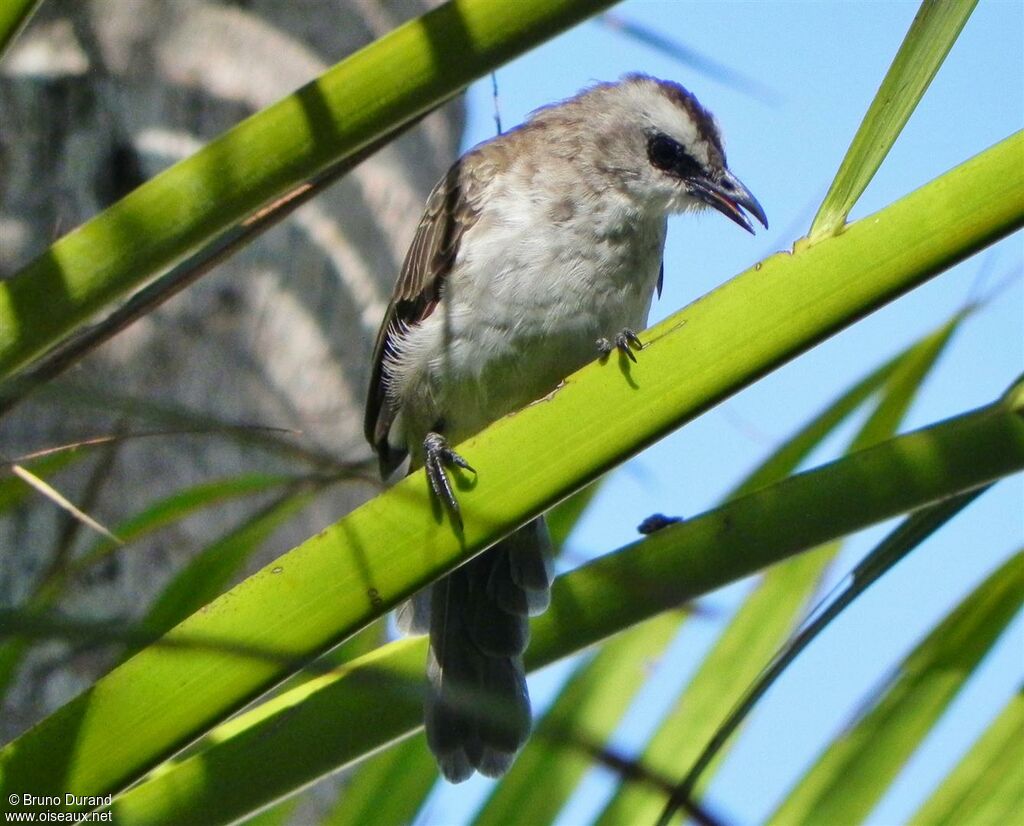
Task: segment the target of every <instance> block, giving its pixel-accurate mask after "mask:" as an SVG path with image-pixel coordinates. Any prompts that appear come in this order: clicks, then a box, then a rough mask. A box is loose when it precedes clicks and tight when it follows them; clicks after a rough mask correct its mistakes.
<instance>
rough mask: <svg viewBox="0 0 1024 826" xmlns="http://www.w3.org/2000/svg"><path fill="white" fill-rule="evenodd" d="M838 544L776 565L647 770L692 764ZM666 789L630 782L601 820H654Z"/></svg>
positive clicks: (687, 696)
mask: <svg viewBox="0 0 1024 826" xmlns="http://www.w3.org/2000/svg"><path fill="white" fill-rule="evenodd" d="M838 548H839V543H835V542H833V543H829V544H827V545H823V546H821V547H819V548H818V549H816V550H815V551H814V552H813V553H809V554H803V555H801V556H799V557H797V558H796V559H791V560H789V561H788V562H786V563H785V564H784V565H781V566H779V567H777V568H774V569H772V570H771V571H769V572H768V573H767V574H766V575H765V577H764V579H763V580H762V582H761V583H760V585H759V586H758V587H757V588H756V589H755V590H754V591H753V593H751V594H750V596H748V597H747V599H746V600H745V601H744V603H743V605H742V606H741V608H740V610H739V611H738V612H737V613H736V615H735V616H734V617H733V619H732V621H731V622H730V623H729V625H728V626H727V627H726V629H725V631H724V632H723V633H722V635H721V636H720V637H719V639H718V641H717V642H716V643H715V646H714V648H712V650H711V651H710V653H709V654H708V655H707V656H706V657H705V658H704V660H703V661H702V662H701V665H700V668H699V670H698V672H697V673H696V674H695V675H694V678H693V680H691V682H690V684H689V685H688V686H687V688H686V690H685V691H684V692H683V693H682V694H681V695H680V697H679V699H678V700H677V701H676V702H675V704H674V705H673V707H672V709H671V710H670V711H669V713H668V714H667V715H666V717H665V719H664V721H663V722H662V723H661V725H660V726H659V727H658V731H657V732H656V733H655V734H654V736H653V737H652V738H651V740H650V742H649V743H648V744H647V746H646V748H645V749H644V751H643V754H642V756H641V758H640V762H641V764H642V765H643V767H644V769H646V770H647V771H650V772H652V773H654V774H655V775H657V776H660V777H670V778H676V777H679V776H681V774H682V772H683V771H684V770H685V769H686V768H687V767H689V766H690V765H692V764H693V762H694V761H695V760H696V759H697V756H698V755H699V754H700V751H701V749H702V747H703V746H704V744H705V743H707V742H708V741H709V740H710V739H711V738H712V737H713V736H714V734H715V731H716V729H717V728H718V726H719V724H720V723H721V721H722V719H723V718H724V717H725V716H726V714H728V712H729V709H730V708H731V707H732V706H733V705H734V704H735V703H736V701H737V699H738V698H739V697H740V696H741V695H742V693H743V689H744V688H745V687H746V686H747V685H748V684H749V683H750V682H751V681H753V680H754V678H755V677H756V676H757V674H758V672H759V671H760V670H761V668H762V666H763V664H764V663H765V662H767V661H768V660H769V659H770V658H771V656H772V654H773V653H774V652H775V650H776V649H777V648H778V646H779V644H780V642H781V641H782V640H783V639H785V637H786V635H787V634H788V633H789V632H790V630H791V629H792V628H793V625H794V624H795V623H796V621H797V620H798V619H799V617H800V612H801V611H802V610H803V609H804V607H805V606H806V604H807V602H808V601H809V600H810V598H811V597H812V596H813V594H814V591H815V589H816V588H817V585H818V581H819V579H820V578H821V574H822V572H823V571H824V570H825V568H826V567H827V565H828V564H829V563H830V562H831V561H832V558H833V557H834V556H835V553H836V551H837V550H838ZM664 806H665V793H664V792H663V791H662V790H661V789H658V788H655V787H653V786H651V785H649V784H645V783H642V782H635V783H633V782H625V783H621V784H620V785H619V788H618V791H617V792H616V793H615V795H614V796H613V797H612V799H611V800H610V801H609V802H608V805H607V806H606V807H605V809H604V811H603V812H602V813H601V816H600V817H599V818H598V820H597V823H599V824H602V826H605V825H606V824H617V823H630V822H634V823H635V822H643V823H654V821H655V820H657V818H658V813H659V812H661V810H662V809H663V808H664Z"/></svg>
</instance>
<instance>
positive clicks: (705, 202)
mask: <svg viewBox="0 0 1024 826" xmlns="http://www.w3.org/2000/svg"><path fill="white" fill-rule="evenodd" d="M569 103H570V105H569V106H563V107H559V108H560V109H561V110H562V112H563V113H564V114H565V115H566V116H568V117H574V116H575V117H578V118H579V121H580V123H579V126H581V127H582V128H583V129H584V130H585V131H586V136H585V137H583V141H582V143H581V149H583V148H584V145H586V148H585V149H584V152H585V154H586V155H588V156H589V157H587V158H586V161H587V162H589V163H590V164H591V165H593V167H594V169H595V170H596V171H597V172H598V173H600V174H603V175H605V176H607V177H608V178H610V179H613V180H615V181H616V186H617V187H618V188H620V189H621V190H622V191H624V192H625V193H626V194H627V195H628V196H629V197H631V198H633V199H634V200H636V201H637V203H638V204H640V205H642V206H644V207H646V208H649V209H654V210H658V211H662V212H665V213H670V212H687V211H694V210H701V209H706V208H707V207H712V208H713V209H716V210H718V211H719V212H721V213H722V214H723V215H725V216H726V217H727V218H729V219H731V220H733V221H735V222H736V223H737V224H739V225H740V226H741V227H743V228H744V229H746V230H748V231H749V232H753V227H752V225H751V223H750V218H749V217H748V215H747V213H749V214H750V216H752V217H754V218H756V219H757V220H758V221H760V222H761V224H763V225H764V227H765V228H767V227H768V219H767V218H766V217H765V214H764V210H763V209H762V208H761V205H760V204H759V203H758V202H757V199H756V198H755V197H754V196H753V194H752V193H751V192H750V190H749V189H747V188H746V187H745V186H744V185H743V184H742V183H741V182H740V180H739V179H738V178H737V177H736V176H735V175H733V174H732V172H731V171H729V167H728V165H727V164H726V160H725V150H724V148H723V146H722V137H721V134H720V132H719V129H718V124H717V123H715V120H714V118H713V117H712V116H711V114H710V113H709V112H708V111H707V110H706V109H704V107H703V106H701V105H700V103H699V102H698V101H697V99H696V98H695V97H694V96H693V95H692V94H690V92H688V91H687V90H686V89H684V88H683V87H682V86H680V85H679V84H678V83H673V82H671V81H666V80H658V79H657V78H653V77H650V76H648V75H642V74H632V75H627V76H626V77H624V78H623V79H622V80H621V81H619V82H618V83H603V84H598V85H597V86H593V87H591V88H590V89H588V90H586V91H584V92H583V93H581V94H580V95H578V96H577V97H576V98H574V99H573V100H572V101H569ZM588 150H589V151H588Z"/></svg>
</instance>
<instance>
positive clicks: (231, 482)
mask: <svg viewBox="0 0 1024 826" xmlns="http://www.w3.org/2000/svg"><path fill="white" fill-rule="evenodd" d="M294 482H295V477H294V476H285V475H281V474H269V473H247V474H243V475H241V476H230V477H227V478H224V479H215V480H214V481H212V482H201V483H200V484H198V485H193V486H192V487H188V488H184V489H182V490H178V491H175V492H174V493H172V494H170V495H169V496H167V497H166V498H164V499H160V500H158V501H156V502H154V503H153V504H151V505H148V506H146V507H145V508H143V509H142V510H141V511H140V512H139V513H137V514H135V515H133V516H130V517H128V518H127V519H125V520H123V521H122V522H120V523H118V524H117V525H116V526H115V528H114V530H115V532H116V533H117V535H118V536H119V537H121V539H122V540H124V542H126V543H127V542H135V541H137V540H139V539H142V538H143V537H145V536H148V535H149V534H152V533H155V532H156V531H159V530H161V529H163V528H166V527H168V526H169V525H173V524H175V523H176V522H180V521H181V520H182V519H185V518H186V517H189V516H192V515H193V514H195V513H197V512H199V511H201V510H204V509H206V508H212V507H215V506H216V505H220V504H223V503H224V502H228V501H231V500H232V499H240V498H243V497H246V496H254V495H258V494H261V493H266V492H268V491H271V490H273V489H275V488H279V487H281V486H282V485H287V484H294ZM118 547H119V546H117V545H114V544H113V543H111V542H97V543H95V544H94V545H93V546H92V547H91V548H90V549H89V550H87V551H85V552H84V553H83V554H82V555H81V556H80V557H79V558H78V559H77V560H75V562H74V563H73V565H72V567H73V569H74V570H75V571H82V570H85V569H87V568H89V567H91V566H92V565H94V564H96V563H97V562H98V561H99V560H101V559H103V558H104V557H106V556H107V555H108V554H110V553H111V552H113V551H116V550H117V549H118Z"/></svg>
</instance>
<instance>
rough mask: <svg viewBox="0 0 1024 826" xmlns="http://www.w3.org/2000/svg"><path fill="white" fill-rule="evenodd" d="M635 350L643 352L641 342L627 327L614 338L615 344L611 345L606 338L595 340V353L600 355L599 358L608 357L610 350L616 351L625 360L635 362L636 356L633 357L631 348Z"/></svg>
mask: <svg viewBox="0 0 1024 826" xmlns="http://www.w3.org/2000/svg"><path fill="white" fill-rule="evenodd" d="M634 347H635V348H636V349H637V350H643V349H644V345H643V342H642V341H640V337H639V336H638V335H637V334H636V333H634V332H633V331H632V330H630V329H629V327H624V328H623V329H622V330H621V331H620V332H619V334H618V335H617V336H615V343H614V344H613V343H612V342H610V341H609V340H608V339H606V338H599V339H598V340H597V351H598V352H599V353H600V354H601V357H602V358H604V357H605V356H607V355H609V354H610V353H611V351H612V349H617V350H618V351H619V352H620V353H622V354H623V355H624V356H626V358H628V359H629V360H630V361H632V362H636V356H634V355H633V348H634Z"/></svg>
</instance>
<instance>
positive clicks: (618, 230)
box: [391, 187, 666, 449]
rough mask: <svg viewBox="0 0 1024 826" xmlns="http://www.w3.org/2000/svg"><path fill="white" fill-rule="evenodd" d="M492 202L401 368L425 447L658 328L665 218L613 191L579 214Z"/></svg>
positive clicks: (398, 378)
mask: <svg viewBox="0 0 1024 826" xmlns="http://www.w3.org/2000/svg"><path fill="white" fill-rule="evenodd" d="M490 195H491V197H490V198H489V199H488V201H487V207H486V209H484V211H483V212H482V213H481V215H480V217H479V219H478V220H477V222H476V223H475V224H474V225H473V226H472V227H471V228H470V229H469V230H468V231H467V232H466V234H465V235H464V236H463V238H462V241H461V244H460V248H459V255H458V258H457V260H456V263H455V266H454V267H453V270H452V272H451V273H450V274H449V276H448V278H447V281H446V283H445V287H444V292H443V296H442V300H441V302H440V303H439V305H438V307H437V308H436V309H435V310H434V312H433V314H432V315H431V316H430V317H429V318H428V319H426V320H425V321H424V322H423V323H421V324H419V325H417V326H416V327H415V328H413V329H411V330H410V331H409V333H408V334H407V335H406V336H404V337H403V338H402V340H401V342H400V343H399V345H398V348H397V352H398V355H397V358H396V359H395V361H394V363H393V365H392V367H391V370H392V377H393V382H392V386H393V387H395V388H396V390H397V392H398V393H399V394H400V398H399V401H400V402H401V405H402V426H403V428H404V430H405V434H406V436H407V440H408V442H409V443H410V445H411V446H412V447H413V448H414V449H415V447H416V446H417V445H418V443H419V441H420V440H421V439H422V437H423V435H424V434H425V433H426V432H427V431H428V430H430V429H433V428H434V427H437V426H438V425H439V424H440V423H442V422H443V425H444V430H445V433H446V435H448V436H449V438H451V439H452V441H454V442H458V441H459V440H461V439H463V438H466V437H468V436H470V435H472V434H473V433H475V432H477V431H478V430H480V429H482V428H483V427H485V426H486V425H487V424H490V423H491V422H492V421H494V420H495V419H497V418H500V417H501V416H503V415H505V414H506V413H509V412H511V411H513V410H516V409H518V408H521V407H523V406H525V405H526V404H528V403H529V402H531V401H533V400H535V399H537V398H540V397H541V396H543V395H544V394H546V393H548V392H550V391H551V390H552V389H554V388H555V387H556V386H557V385H558V382H559V381H561V380H562V379H563V378H565V377H566V376H567V375H569V374H570V373H572V372H574V371H575V370H577V369H579V368H580V367H582V366H583V365H584V364H586V363H587V362H589V361H592V360H593V359H594V358H595V357H596V356H597V344H596V342H597V339H598V338H601V337H605V338H613V337H614V336H615V335H616V334H617V333H618V332H620V331H621V330H622V329H623V328H624V327H630V328H632V329H635V330H640V329H643V327H644V326H645V325H646V322H647V314H648V311H649V309H650V305H651V300H652V297H653V293H654V289H655V285H656V283H657V278H658V273H659V270H660V267H661V260H662V252H663V248H664V242H665V231H666V224H665V219H664V218H662V217H657V218H646V217H644V216H641V215H640V214H638V213H637V212H636V211H635V210H633V209H631V208H630V206H629V204H628V202H626V201H625V200H624V199H622V200H620V199H617V198H615V197H609V195H608V193H605V194H604V197H602V198H601V199H599V200H595V201H594V202H593V203H591V204H589V205H587V206H586V207H584V208H576V209H574V208H573V207H572V206H571V205H570V204H569V203H568V202H567V201H565V199H564V197H562V196H561V194H558V195H557V196H556V195H554V194H552V193H542V194H541V195H538V197H535V198H533V199H530V198H525V199H524V198H522V197H519V198H516V197H513V196H511V195H509V194H508V193H507V192H505V191H502V190H501V188H500V187H496V188H495V190H494V191H492V193H491V194H490ZM583 209H585V210H586V215H581V214H580V213H581V212H582V211H583ZM559 219H561V220H559Z"/></svg>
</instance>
